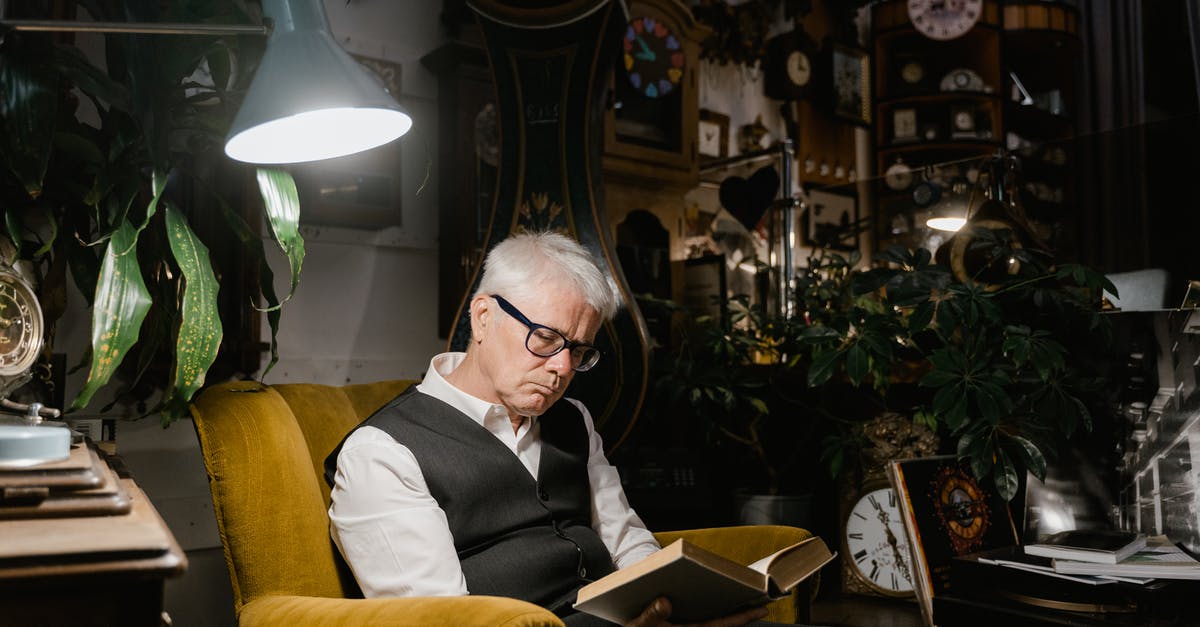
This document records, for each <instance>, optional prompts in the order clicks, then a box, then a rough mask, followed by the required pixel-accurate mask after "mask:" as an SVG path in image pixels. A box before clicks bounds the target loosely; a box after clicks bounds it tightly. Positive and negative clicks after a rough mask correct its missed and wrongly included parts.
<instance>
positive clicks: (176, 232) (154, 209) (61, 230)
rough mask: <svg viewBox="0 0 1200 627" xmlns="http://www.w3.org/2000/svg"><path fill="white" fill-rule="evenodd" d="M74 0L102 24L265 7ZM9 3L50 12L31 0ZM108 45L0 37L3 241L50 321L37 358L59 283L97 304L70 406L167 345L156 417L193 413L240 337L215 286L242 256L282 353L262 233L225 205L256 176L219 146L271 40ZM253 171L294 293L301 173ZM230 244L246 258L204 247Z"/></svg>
mask: <svg viewBox="0 0 1200 627" xmlns="http://www.w3.org/2000/svg"><path fill="white" fill-rule="evenodd" d="M25 11H28V13H25ZM77 11H86V12H87V13H88V14H90V17H91V18H92V19H94V20H96V21H121V20H124V19H127V18H129V16H132V19H137V20H144V21H163V22H211V23H230V22H234V23H253V22H254V21H256V20H261V16H260V15H259V14H258V12H257V7H254V6H252V5H244V4H242V3H240V2H237V3H227V4H225V5H221V6H220V7H218V5H217V4H213V3H195V2H189V3H167V4H161V5H159V4H154V5H153V7H152V8H151V9H147V8H146V3H139V2H132V1H124V2H123V1H114V2H84V1H79V2H77V3H67V8H66V9H64V10H62V11H60V12H59V13H58V15H59V16H62V17H74V16H75V14H76V12H77ZM147 11H149V13H151V14H147ZM10 13H11V14H10V15H9V16H8V17H10V18H19V17H24V16H26V15H28V16H32V17H44V16H46V15H47V14H48V13H47V9H45V7H36V6H32V5H30V6H26V5H21V6H18V7H12V8H11V10H10ZM103 43H104V47H103V53H102V55H100V56H101V58H99V59H97V58H90V57H89V56H87V55H85V54H84V53H83V52H82V51H81V50H80V49H79V48H77V47H76V46H75V45H73V44H72V43H70V42H69V40H67V39H63V38H62V37H61V36H55V35H49V34H45V33H27V32H7V33H4V36H3V39H2V41H0V120H2V124H3V126H4V132H0V154H3V155H4V157H5V158H4V159H3V161H2V162H0V202H3V206H4V217H5V235H6V236H7V238H8V240H9V241H10V242H11V243H12V246H10V247H8V248H7V252H8V254H7V256H6V258H5V259H3V260H2V261H3V262H4V263H7V264H9V265H12V266H14V267H16V268H18V269H19V270H20V271H21V272H22V273H23V274H24V275H25V276H26V277H27V279H28V280H29V281H30V282H31V283H33V284H34V285H35V289H36V293H37V295H38V297H39V300H40V301H41V304H42V308H43V311H44V316H45V318H46V325H45V328H46V329H47V337H46V338H45V341H46V345H45V349H44V354H45V355H47V356H48V355H49V354H50V353H51V352H52V351H53V350H54V343H53V339H54V338H53V329H54V326H55V321H56V320H57V319H58V317H59V316H61V315H62V313H63V311H64V310H65V308H66V299H67V293H68V292H69V290H68V287H67V286H68V284H69V283H68V282H69V281H73V282H74V285H75V286H76V287H77V288H78V289H79V291H80V292H81V293H82V294H83V296H84V298H85V299H86V305H88V306H89V307H91V308H92V312H93V314H92V333H91V337H92V340H91V345H90V355H88V356H87V363H88V364H89V365H90V370H89V374H88V378H87V381H86V383H85V384H84V387H83V389H82V390H81V391H80V392H79V394H78V395H77V396H76V397H75V399H74V400H73V402H71V409H80V408H83V407H85V406H87V405H88V403H89V402H90V401H91V399H92V397H93V395H94V394H95V393H96V392H97V391H98V390H99V389H101V388H102V387H104V386H105V385H107V384H108V383H109V382H110V381H111V380H112V379H113V377H114V375H115V374H117V373H118V370H119V369H120V371H121V372H122V373H123V374H124V375H126V377H125V378H126V381H125V385H124V390H125V391H131V390H134V389H136V388H137V387H139V384H138V382H139V381H143V378H142V375H143V374H148V375H150V376H152V377H159V376H161V375H160V374H159V373H157V372H153V371H154V370H157V368H155V367H154V366H155V365H157V364H158V363H159V361H160V360H163V359H164V356H166V360H167V361H166V362H165V364H170V366H169V372H170V374H169V376H168V377H165V378H155V379H154V380H153V381H152V382H151V383H150V385H149V388H150V389H151V390H152V391H156V392H159V393H161V394H159V398H158V400H157V402H156V404H155V405H154V407H153V408H151V409H150V410H149V411H150V412H154V411H159V412H161V415H162V416H163V421H164V424H166V423H169V422H170V421H171V420H174V419H176V418H178V417H180V416H182V415H184V414H185V413H186V412H187V403H188V401H189V400H190V398H191V396H192V395H193V394H194V393H195V391H196V390H197V389H198V388H199V387H200V386H202V385H203V384H204V381H205V376H206V373H208V371H209V369H210V367H211V366H212V364H213V363H214V360H215V359H216V356H217V353H218V350H221V348H222V345H223V342H224V344H225V349H226V350H238V349H241V348H243V347H239V346H236V344H235V343H233V342H230V341H229V340H230V339H231V338H226V337H224V334H223V328H222V316H223V315H226V314H227V313H228V312H226V311H221V310H219V308H218V292H219V290H221V289H223V288H224V289H228V285H229V284H230V282H231V281H233V280H234V279H235V278H237V277H238V276H239V275H240V274H242V273H245V272H247V270H249V271H250V272H251V273H257V274H259V276H258V281H253V280H251V283H257V286H256V287H255V289H256V290H261V297H262V299H263V300H264V301H265V303H266V307H264V308H263V309H262V310H261V311H266V312H267V316H268V321H269V322H270V328H271V333H272V338H271V349H272V351H271V352H272V357H274V354H275V351H274V348H275V339H274V334H275V331H276V329H277V326H278V315H279V312H278V306H279V299H277V298H276V296H275V294H274V293H273V290H272V279H271V275H270V268H269V267H268V266H267V264H266V263H265V262H264V261H263V256H262V245H261V238H260V237H259V236H258V234H257V229H256V228H253V227H251V226H250V225H249V224H248V223H247V221H246V220H245V218H244V217H243V216H242V215H241V213H240V212H239V209H240V206H239V207H233V206H231V205H230V203H231V202H237V201H236V199H238V198H240V197H241V191H242V190H241V189H240V188H241V187H243V186H242V184H241V183H239V182H238V181H245V180H246V178H247V177H248V176H249V173H248V172H246V171H238V170H236V169H234V170H231V169H230V168H231V167H232V166H231V165H230V164H229V163H228V160H227V159H226V158H225V157H224V155H223V154H221V149H220V147H221V145H222V143H223V136H224V133H225V130H226V129H227V128H228V126H229V122H230V119H231V118H232V113H233V112H234V111H236V102H235V101H236V100H237V99H238V97H239V96H240V94H241V92H242V90H244V89H245V87H246V85H247V84H248V80H249V77H250V76H251V75H252V74H253V72H252V69H253V66H254V64H255V62H256V60H257V59H258V58H259V57H260V56H261V51H262V50H261V46H262V44H263V43H264V42H263V40H262V38H261V37H254V36H242V37H230V36H221V37H218V36H186V37H162V36H129V35H109V36H105V38H104V42H103ZM95 56H97V55H95V54H94V55H92V57H95ZM224 181H234V182H235V183H234V184H233V185H232V188H231V186H230V185H223V184H222V183H223V182H224ZM257 181H258V184H259V187H260V191H261V195H262V204H263V208H264V210H265V213H266V216H267V221H268V223H269V224H270V227H271V229H272V231H273V234H274V236H275V238H276V240H277V242H278V243H279V245H280V246H281V247H282V248H283V250H284V251H285V253H286V254H287V257H288V261H289V263H290V264H291V278H292V286H293V289H294V287H295V284H296V279H297V276H298V272H299V269H300V262H301V260H302V258H303V250H304V248H303V242H302V241H301V239H300V237H299V235H298V232H297V224H296V222H297V216H298V210H297V205H298V201H297V195H296V190H295V184H294V182H293V181H292V179H291V176H290V175H289V174H288V173H286V172H284V171H281V170H268V169H262V170H259V171H258V173H257ZM231 198H232V199H234V200H231ZM241 204H248V203H245V202H239V205H241ZM218 216H219V217H218ZM230 242H233V243H234V244H233V248H236V249H237V252H238V253H239V254H240V255H244V256H245V257H244V261H242V263H241V265H240V266H238V267H230V266H227V265H226V266H223V265H222V263H221V262H222V261H223V259H222V258H221V257H222V256H221V255H217V254H210V250H212V251H213V252H214V253H215V252H217V251H226V250H229V249H230V245H229V243H230ZM213 257H218V259H216V262H217V263H216V265H215V266H214V259H213ZM222 275H224V276H222ZM223 279H224V281H223ZM255 300H256V301H257V300H258V299H255ZM251 304H252V303H246V302H241V303H237V304H236V305H235V306H236V307H241V308H245V307H249V306H251ZM233 339H236V338H233ZM254 350H255V352H256V354H255V358H256V359H255V361H257V351H258V349H257V347H255V348H254ZM131 355H132V356H135V357H134V358H129V359H127V357H130V356H131ZM271 363H274V362H273V359H272V362H271ZM165 364H163V365H165ZM81 365H83V364H81ZM268 368H269V366H268ZM163 369H164V370H166V369H167V368H163ZM142 387H145V386H144V383H143V386H142Z"/></svg>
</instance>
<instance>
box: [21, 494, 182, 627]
mask: <svg viewBox="0 0 1200 627" xmlns="http://www.w3.org/2000/svg"><path fill="white" fill-rule="evenodd" d="M120 481H121V483H122V486H123V487H124V488H125V490H126V491H127V492H128V494H129V497H130V501H131V504H132V507H131V509H130V511H129V513H128V514H125V515H121V516H87V517H67V518H30V519H23V520H0V625H71V626H88V625H96V626H101V625H103V626H109V625H122V626H127V625H128V626H135V625H146V626H151V625H153V626H159V625H162V624H164V621H163V611H162V604H163V584H164V581H165V579H166V578H167V577H172V576H176V575H179V574H182V573H183V571H184V570H185V569H186V568H187V557H186V556H185V555H184V553H183V551H182V550H181V549H180V548H179V545H178V543H176V541H175V537H174V536H172V535H171V531H170V530H169V529H168V528H167V525H166V523H164V522H163V520H162V518H161V517H160V516H159V515H158V512H157V511H156V510H155V509H154V506H153V505H152V504H151V503H150V500H149V499H148V498H146V494H145V493H144V492H142V491H141V489H140V488H138V487H137V484H136V483H135V482H134V481H133V480H132V479H121V480H120Z"/></svg>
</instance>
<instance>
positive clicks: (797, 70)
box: [787, 50, 812, 87]
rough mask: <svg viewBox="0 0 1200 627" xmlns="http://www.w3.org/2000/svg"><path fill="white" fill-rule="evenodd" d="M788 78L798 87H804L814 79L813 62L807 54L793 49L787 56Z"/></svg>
mask: <svg viewBox="0 0 1200 627" xmlns="http://www.w3.org/2000/svg"><path fill="white" fill-rule="evenodd" d="M787 75H788V79H789V80H791V81H792V83H793V84H795V85H796V86H798V87H803V86H804V85H807V84H808V81H809V80H811V79H812V63H811V61H810V60H809V58H808V55H807V54H804V53H803V52H801V51H799V50H793V51H792V53H791V54H789V55H788V58H787Z"/></svg>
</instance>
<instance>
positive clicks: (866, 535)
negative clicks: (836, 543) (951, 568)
mask: <svg viewBox="0 0 1200 627" xmlns="http://www.w3.org/2000/svg"><path fill="white" fill-rule="evenodd" d="M842 556H843V557H842V561H843V571H844V573H845V575H844V579H845V584H846V588H847V590H849V591H851V592H860V593H867V594H877V595H881V596H887V597H896V598H904V597H910V596H912V595H913V590H914V588H913V577H914V575H913V563H912V552H911V551H910V550H909V546H908V536H907V535H905V531H904V521H903V519H902V518H901V517H900V508H899V507H898V504H897V501H896V492H895V490H893V489H892V487H891V485H889V484H888V482H887V481H886V480H884V481H876V482H872V483H869V484H867V485H866V486H864V488H863V490H862V491H861V493H860V495H859V496H858V498H857V499H856V500H854V501H853V503H851V505H850V509H849V511H848V512H847V513H846V517H845V520H844V521H843V524H842Z"/></svg>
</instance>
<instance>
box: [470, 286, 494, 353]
mask: <svg viewBox="0 0 1200 627" xmlns="http://www.w3.org/2000/svg"><path fill="white" fill-rule="evenodd" d="M491 321H492V299H491V297H489V296H485V295H483V294H478V295H476V296H475V297H474V298H472V299H471V341H472V342H480V341H483V337H484V335H485V334H486V333H487V329H488V325H489V324H490V323H491Z"/></svg>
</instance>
